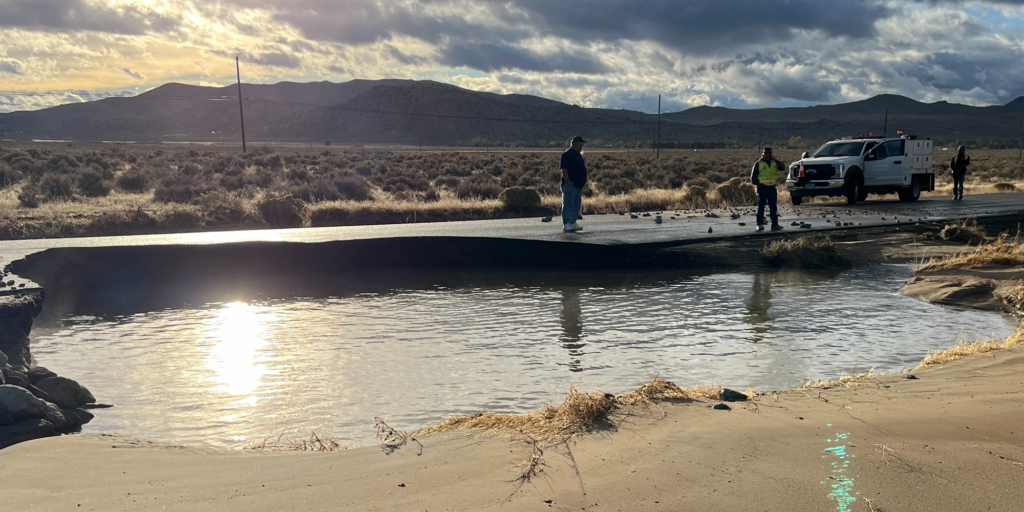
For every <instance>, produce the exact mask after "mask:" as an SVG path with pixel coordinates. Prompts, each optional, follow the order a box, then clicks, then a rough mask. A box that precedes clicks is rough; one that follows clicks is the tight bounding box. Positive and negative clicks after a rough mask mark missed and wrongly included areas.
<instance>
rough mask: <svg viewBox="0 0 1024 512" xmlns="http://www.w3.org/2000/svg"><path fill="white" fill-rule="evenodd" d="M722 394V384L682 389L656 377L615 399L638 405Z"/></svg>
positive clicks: (709, 398)
mask: <svg viewBox="0 0 1024 512" xmlns="http://www.w3.org/2000/svg"><path fill="white" fill-rule="evenodd" d="M721 396H722V386H720V385H719V386H716V387H713V388H709V387H705V386H702V385H700V384H697V385H696V386H694V387H693V388H692V389H683V388H680V387H679V386H677V385H676V384H675V383H672V382H669V381H667V380H663V379H659V378H657V377H655V378H653V379H651V381H650V382H647V383H645V384H644V385H642V386H640V387H639V388H637V389H636V390H635V391H632V392H630V393H626V394H624V395H619V396H618V397H616V400H617V401H618V402H619V403H621V404H625V405H638V404H641V403H653V402H658V401H663V400H682V401H698V400H717V399H719V398H721Z"/></svg>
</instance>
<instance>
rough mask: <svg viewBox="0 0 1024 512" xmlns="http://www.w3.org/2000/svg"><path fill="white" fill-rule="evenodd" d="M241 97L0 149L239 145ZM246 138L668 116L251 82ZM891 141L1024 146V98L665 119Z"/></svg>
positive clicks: (754, 132) (88, 113)
mask: <svg viewBox="0 0 1024 512" xmlns="http://www.w3.org/2000/svg"><path fill="white" fill-rule="evenodd" d="M237 94H238V89H237V86H236V85H230V86H226V87H200V86H193V85H185V84H177V83H171V84H165V85H163V86H160V87H157V88H156V89H153V90H151V91H148V92H145V93H143V94H140V95H138V96H135V97H130V98H109V99H104V100H99V101H93V102H88V103H75V104H68V105H62V106H58V107H53V108H49V109H45V110H39V111H32V112H13V113H8V114H0V139H74V140H115V141H118V140H136V141H161V140H163V141H183V140H193V141H221V140H232V141H234V140H238V139H239V138H240V133H239V128H238V125H239V123H238V95H237ZM242 95H243V98H244V100H243V104H244V110H245V128H246V136H247V138H248V139H249V140H251V141H253V142H257V141H307V140H308V141H312V142H317V143H323V141H327V140H330V141H332V142H342V143H353V142H365V143H402V144H423V145H448V144H457V143H466V142H469V141H472V140H474V139H478V140H483V139H486V140H488V141H495V142H496V141H501V142H535V141H561V140H565V139H567V138H568V137H570V136H572V135H575V134H582V135H584V136H585V137H587V138H590V139H601V140H605V141H609V142H612V141H614V142H618V141H633V140H639V141H647V140H653V139H654V138H655V136H656V123H657V116H655V115H652V114H645V113H642V112H636V111H629V110H613V109H593V108H581V107H578V106H574V105H567V104H565V103H561V102H558V101H554V100H550V99H546V98H541V97H537V96H529V95H521V94H508V95H501V94H493V93H487V92H478V91H470V90H466V89H462V88H459V87H455V86H452V85H448V84H442V83H438V82H432V81H413V80H352V81H350V82H344V83H333V82H312V83H294V82H281V83H277V84H258V85H257V84H242ZM887 108H888V110H889V129H890V130H889V131H890V132H891V133H895V131H896V130H897V129H901V130H904V131H905V132H907V133H916V134H920V135H922V136H930V137H933V138H968V137H969V138H985V139H1007V140H1016V139H1017V138H1018V137H1019V136H1020V127H1021V116H1022V115H1024V97H1020V98H1017V99H1015V100H1013V101H1011V102H1009V103H1007V104H1006V105H1003V106H990V107H972V106H967V105H959V104H953V103H947V102H944V101H942V102H937V103H922V102H918V101H915V100H912V99H910V98H906V97H903V96H897V95H881V96H876V97H873V98H869V99H866V100H862V101H856V102H852V103H844V104H838V105H821V106H813V107H795V108H765V109H730V108H724V107H706V106H704V107H695V108H691V109H687V110H684V111H681V112H673V113H666V114H663V115H662V118H661V138H662V140H663V141H666V142H671V141H678V142H684V143H692V142H705V143H710V142H756V141H758V140H766V141H771V140H786V139H789V138H790V137H794V136H800V137H803V138H805V139H809V140H823V139H827V138H833V137H840V136H844V135H858V134H868V133H876V134H878V133H881V131H882V128H883V119H884V115H885V110H886V109H887Z"/></svg>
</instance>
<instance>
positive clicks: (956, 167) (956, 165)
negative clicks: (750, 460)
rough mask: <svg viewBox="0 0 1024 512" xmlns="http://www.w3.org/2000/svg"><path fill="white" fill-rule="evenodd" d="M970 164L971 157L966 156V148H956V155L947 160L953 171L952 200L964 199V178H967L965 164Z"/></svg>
mask: <svg viewBox="0 0 1024 512" xmlns="http://www.w3.org/2000/svg"><path fill="white" fill-rule="evenodd" d="M968 165H971V157H969V156H967V148H965V147H964V146H960V147H959V148H956V156H954V157H953V159H952V160H950V161H949V169H950V170H951V171H952V172H953V200H954V201H963V200H964V179H965V178H967V166H968Z"/></svg>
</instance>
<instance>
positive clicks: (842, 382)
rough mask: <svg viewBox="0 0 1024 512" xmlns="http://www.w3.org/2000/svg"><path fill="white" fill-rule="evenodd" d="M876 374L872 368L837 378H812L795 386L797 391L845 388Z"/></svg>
mask: <svg viewBox="0 0 1024 512" xmlns="http://www.w3.org/2000/svg"><path fill="white" fill-rule="evenodd" d="M877 375H878V374H876V373H875V370H874V368H872V369H870V370H868V371H866V372H863V373H857V374H854V375H842V376H840V377H839V378H837V379H825V380H817V381H815V380H812V381H807V382H806V383H804V385H803V386H800V387H799V388H797V390H799V391H807V390H811V389H832V388H846V387H851V386H855V385H857V384H860V383H862V382H864V381H865V380H868V379H871V378H873V377H875V376H877Z"/></svg>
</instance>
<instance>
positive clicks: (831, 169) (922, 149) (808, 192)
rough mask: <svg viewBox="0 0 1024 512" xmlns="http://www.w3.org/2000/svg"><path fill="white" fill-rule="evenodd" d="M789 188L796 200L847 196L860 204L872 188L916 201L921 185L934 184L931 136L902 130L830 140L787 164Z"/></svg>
mask: <svg viewBox="0 0 1024 512" xmlns="http://www.w3.org/2000/svg"><path fill="white" fill-rule="evenodd" d="M786 189H787V190H789V195H790V197H792V198H793V204H800V203H801V202H803V199H804V198H805V197H814V196H832V197H836V196H845V197H846V202H847V203H848V204H856V203H857V201H864V200H865V199H867V197H868V194H892V193H896V194H898V195H899V197H900V201H917V198H918V197H920V196H921V191H930V190H935V170H934V169H932V141H931V140H929V139H919V138H917V137H914V136H912V135H910V136H908V135H903V136H900V137H858V138H846V139H839V140H833V141H831V142H826V143H825V145H824V146H821V147H820V148H818V150H817V151H815V152H814V154H812V155H810V157H807V158H803V159H801V160H799V161H797V162H793V163H792V164H790V165H789V176H788V177H787V179H786Z"/></svg>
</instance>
